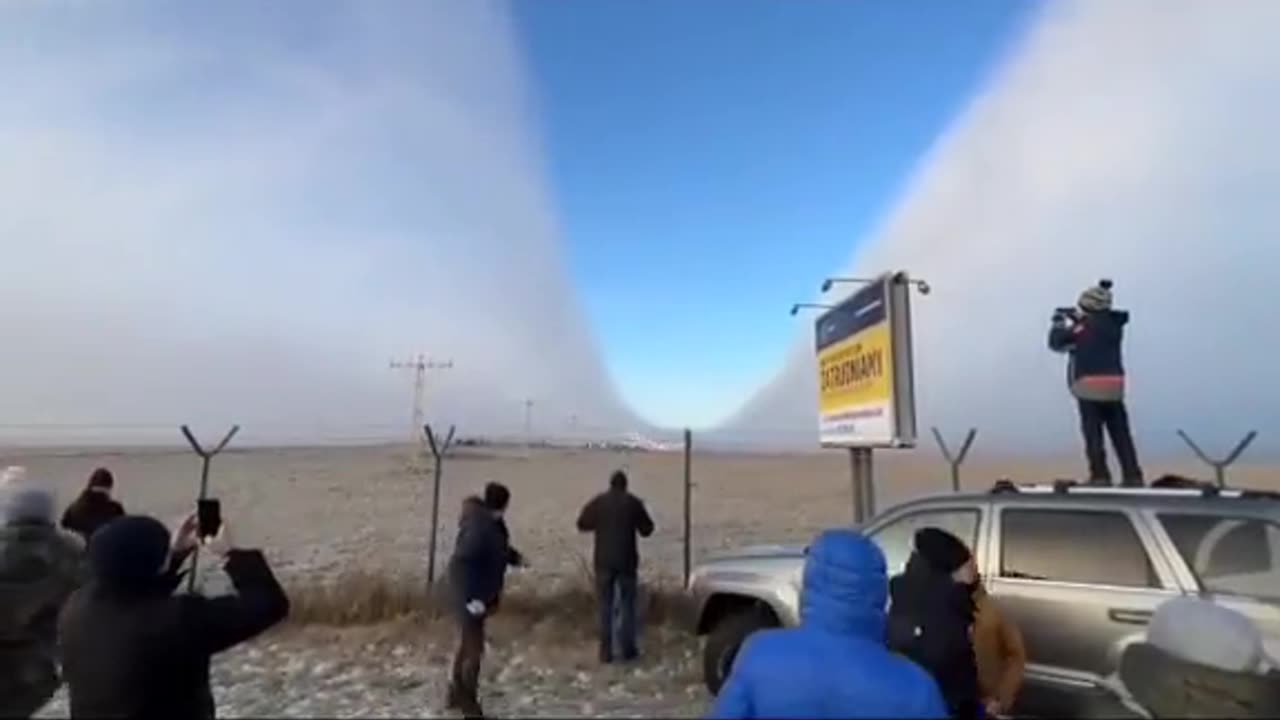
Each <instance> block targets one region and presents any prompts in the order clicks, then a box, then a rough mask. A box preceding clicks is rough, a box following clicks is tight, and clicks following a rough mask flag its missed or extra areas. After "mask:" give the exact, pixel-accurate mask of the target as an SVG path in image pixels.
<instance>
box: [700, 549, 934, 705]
mask: <svg viewBox="0 0 1280 720" xmlns="http://www.w3.org/2000/svg"><path fill="white" fill-rule="evenodd" d="M807 555H808V557H806V558H805V563H804V587H803V590H802V591H801V594H800V625H799V626H798V627H795V628H787V629H776V630H760V631H758V632H755V633H753V634H751V635H750V636H748V637H747V640H746V642H744V643H743V645H742V649H741V650H739V651H738V655H737V657H736V658H735V659H734V662H733V668H732V670H731V671H730V673H729V677H728V678H727V679H726V680H725V683H724V686H723V687H721V688H720V693H719V694H718V696H717V697H716V701H715V705H714V707H713V708H712V710H711V713H710V715H709V716H708V717H710V718H719V719H723V720H737V719H742V720H746V719H752V718H814V719H818V718H945V717H947V709H946V705H945V704H944V703H943V701H942V695H941V694H940V693H939V692H938V685H937V683H935V682H934V680H933V678H931V677H930V676H929V673H928V672H926V671H925V670H924V669H923V668H921V667H920V666H918V665H916V664H915V663H913V662H911V661H910V660H907V659H906V658H904V657H902V656H900V655H897V654H895V653H893V652H892V651H890V650H889V649H888V648H887V647H885V643H884V633H885V613H884V605H885V596H886V594H887V584H888V578H887V577H886V576H885V565H884V554H883V553H881V552H880V548H879V547H877V546H876V545H875V543H873V542H871V541H870V540H868V539H867V538H866V537H864V536H863V535H861V534H860V533H858V532H857V531H855V530H844V529H841V530H828V531H826V532H823V533H822V534H820V535H818V537H817V538H816V539H814V541H813V543H812V544H811V545H810V546H809V549H808V551H807Z"/></svg>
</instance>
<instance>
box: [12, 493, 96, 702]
mask: <svg viewBox="0 0 1280 720" xmlns="http://www.w3.org/2000/svg"><path fill="white" fill-rule="evenodd" d="M84 577H85V562H84V547H83V543H82V542H81V541H80V539H79V538H77V537H75V536H74V535H72V534H70V533H67V532H65V531H63V530H60V529H58V527H57V526H56V525H55V524H54V498H53V494H52V493H50V492H49V491H47V490H44V489H41V488H37V487H33V486H31V485H30V484H29V483H27V482H26V481H25V479H20V480H17V481H14V482H8V483H5V484H4V485H3V486H2V487H0V668H3V669H4V670H3V672H0V717H30V716H31V715H33V714H34V713H35V712H37V711H38V710H39V709H40V708H41V707H43V706H44V704H45V703H47V702H48V701H49V699H50V698H51V697H53V694H54V692H55V691H56V690H57V689H58V685H59V684H60V680H59V677H58V662H57V621H58V612H59V611H60V610H61V608H62V605H63V603H64V602H65V601H66V599H67V597H68V596H69V595H70V594H71V593H72V591H74V590H75V589H76V588H77V587H79V586H80V584H81V582H82V581H83V580H84Z"/></svg>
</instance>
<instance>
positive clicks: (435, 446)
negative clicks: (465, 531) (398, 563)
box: [422, 423, 456, 585]
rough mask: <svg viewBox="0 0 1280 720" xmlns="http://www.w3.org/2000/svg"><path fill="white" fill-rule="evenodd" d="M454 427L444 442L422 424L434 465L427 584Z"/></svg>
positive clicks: (432, 567)
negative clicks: (442, 476)
mask: <svg viewBox="0 0 1280 720" xmlns="http://www.w3.org/2000/svg"><path fill="white" fill-rule="evenodd" d="M455 429H456V428H455V427H454V426H453V425H450V426H449V434H448V435H446V436H445V437H444V442H442V443H438V442H436V434H435V432H433V431H432V430H431V424H430V423H428V424H426V425H424V426H422V431H423V432H424V433H426V435H427V443H428V445H429V446H430V447H431V455H432V457H434V458H435V463H434V465H435V467H434V468H433V469H432V470H433V472H432V474H433V476H434V480H433V481H432V483H431V539H430V541H429V542H428V547H427V585H432V584H434V583H435V581H436V539H437V538H438V537H439V535H440V532H439V529H440V476H441V473H442V472H443V465H444V458H445V455H446V453H448V452H449V446H451V445H453V433H454V430H455Z"/></svg>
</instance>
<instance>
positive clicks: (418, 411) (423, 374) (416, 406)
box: [390, 353, 453, 446]
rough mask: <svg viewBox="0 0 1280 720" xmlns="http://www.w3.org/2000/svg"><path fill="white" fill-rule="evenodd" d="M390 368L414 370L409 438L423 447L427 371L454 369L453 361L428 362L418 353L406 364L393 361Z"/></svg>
mask: <svg viewBox="0 0 1280 720" xmlns="http://www.w3.org/2000/svg"><path fill="white" fill-rule="evenodd" d="M390 367H391V369H392V370H412V371H413V414H412V416H411V418H410V424H409V432H410V434H409V438H410V441H411V442H413V443H414V444H415V445H418V446H421V445H422V424H423V422H422V419H423V410H422V399H423V395H424V394H425V393H426V384H427V371H428V370H449V369H452V368H453V361H452V360H446V361H445V362H436V361H434V360H428V359H427V358H426V356H425V355H423V354H422V353H418V356H417V357H416V358H412V359H410V360H407V361H405V362H400V361H397V360H392V361H391V364H390Z"/></svg>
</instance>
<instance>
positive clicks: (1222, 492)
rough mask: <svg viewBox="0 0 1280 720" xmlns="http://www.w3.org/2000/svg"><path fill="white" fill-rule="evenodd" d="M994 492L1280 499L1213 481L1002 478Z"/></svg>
mask: <svg viewBox="0 0 1280 720" xmlns="http://www.w3.org/2000/svg"><path fill="white" fill-rule="evenodd" d="M990 492H991V494H993V495H998V494H1002V493H1018V494H1022V495H1118V496H1138V497H1205V498H1212V497H1222V498H1232V499H1241V498H1248V499H1268V500H1276V499H1280V493H1277V492H1271V491H1267V490H1240V489H1236V488H1220V487H1218V486H1216V485H1214V484H1212V483H1207V482H1199V481H1190V482H1189V483H1187V484H1180V486H1177V487H1145V486H1144V487H1124V486H1121V487H1115V486H1110V485H1089V484H1084V483H1080V482H1077V481H1075V480H1065V479H1062V480H1055V481H1053V483H1051V484H1045V483H1040V484H1026V485H1019V484H1015V483H1014V482H1013V481H1012V480H1009V479H1008V478H1001V479H999V480H997V481H996V482H995V484H994V485H992V486H991V491H990Z"/></svg>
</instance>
